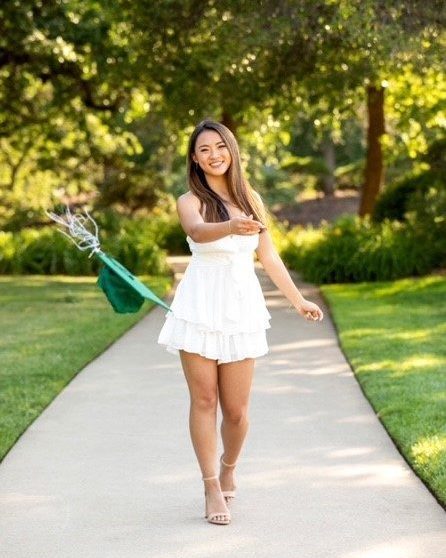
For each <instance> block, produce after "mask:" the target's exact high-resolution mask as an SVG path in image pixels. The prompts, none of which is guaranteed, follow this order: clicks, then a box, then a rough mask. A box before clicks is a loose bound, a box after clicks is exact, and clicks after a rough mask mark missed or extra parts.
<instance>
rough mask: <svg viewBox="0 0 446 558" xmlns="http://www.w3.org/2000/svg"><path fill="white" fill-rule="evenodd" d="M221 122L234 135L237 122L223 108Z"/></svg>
mask: <svg viewBox="0 0 446 558" xmlns="http://www.w3.org/2000/svg"><path fill="white" fill-rule="evenodd" d="M221 123H222V124H223V125H224V126H226V128H229V129H230V130H231V132H232V133H233V134H234V136H236V135H237V128H238V123H237V122H236V121H235V120H234V119H233V118H232V115H231V114H230V113H229V112H228V111H227V110H225V109H223V110H222V113H221Z"/></svg>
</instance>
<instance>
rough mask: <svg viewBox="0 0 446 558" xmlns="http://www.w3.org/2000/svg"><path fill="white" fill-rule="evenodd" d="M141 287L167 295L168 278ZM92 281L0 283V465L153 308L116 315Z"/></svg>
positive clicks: (28, 279)
mask: <svg viewBox="0 0 446 558" xmlns="http://www.w3.org/2000/svg"><path fill="white" fill-rule="evenodd" d="M143 280H144V281H145V282H146V283H147V284H148V285H150V286H151V288H153V290H154V291H155V292H156V293H157V294H158V295H161V296H163V295H164V294H165V292H166V290H167V289H168V288H169V287H170V278H168V277H144V278H143ZM95 281H96V278H94V277H62V276H58V277H46V276H32V277H21V276H20V277H0V358H1V361H0V362H1V365H0V459H3V457H4V456H5V454H6V453H7V451H8V450H9V449H10V448H11V447H12V445H13V444H14V443H15V441H16V440H17V438H18V437H19V436H20V435H21V433H22V432H23V431H24V430H25V429H26V428H27V427H28V426H29V424H30V423H31V422H32V421H33V420H34V419H35V418H36V417H37V416H38V415H39V414H40V413H41V412H42V410H43V409H44V408H45V407H46V406H47V405H48V404H49V403H50V402H51V400H52V399H53V398H54V397H55V396H56V395H57V394H58V393H59V392H60V391H61V390H62V389H63V387H64V386H65V385H66V384H67V383H68V382H69V381H70V380H71V379H72V378H73V376H75V375H76V373H77V372H79V370H81V369H82V368H83V367H84V366H85V365H86V364H87V363H88V362H89V361H91V360H92V359H93V358H95V357H96V356H97V355H98V354H100V353H101V352H102V351H103V350H104V349H105V348H106V347H107V346H108V345H110V344H111V343H112V342H113V341H114V340H116V339H117V338H118V337H119V336H120V335H122V333H124V332H125V331H126V330H127V329H129V327H130V326H132V325H133V324H134V323H136V322H137V321H138V320H140V319H141V318H142V316H144V314H145V313H147V311H148V310H149V309H150V308H151V307H152V303H150V302H145V303H144V306H143V309H141V310H140V312H138V313H136V314H116V313H115V312H114V311H113V309H112V307H111V306H110V304H109V303H108V301H107V299H106V298H105V296H104V295H103V293H102V291H101V290H100V289H99V288H98V287H97V286H96V284H95Z"/></svg>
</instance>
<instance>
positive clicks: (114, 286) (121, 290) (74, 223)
mask: <svg viewBox="0 0 446 558" xmlns="http://www.w3.org/2000/svg"><path fill="white" fill-rule="evenodd" d="M47 215H48V216H49V217H50V218H51V219H52V220H53V221H55V222H56V223H58V224H59V225H62V226H63V227H65V228H66V229H67V231H68V232H65V231H64V230H61V229H59V231H60V232H61V233H62V234H64V235H65V236H67V237H68V238H69V239H70V240H71V241H72V242H74V244H76V246H77V247H78V248H79V250H82V251H85V250H90V254H89V256H88V257H90V258H91V257H92V256H93V255H94V256H96V257H97V258H99V260H101V262H102V263H103V264H104V265H103V266H102V267H101V269H100V271H99V277H98V281H97V283H98V285H99V287H100V288H101V289H102V290H103V291H104V293H105V296H106V297H107V298H108V300H109V302H110V304H111V305H112V306H113V309H114V311H115V312H118V313H120V314H125V313H134V312H138V310H139V309H140V308H141V306H142V305H143V303H144V300H146V299H147V300H151V301H152V302H155V303H156V304H159V305H160V306H162V307H163V308H165V309H166V310H170V307H169V306H168V305H167V304H166V303H165V302H164V301H163V300H161V299H160V298H159V297H157V296H156V294H155V293H154V292H153V291H152V290H151V289H149V287H147V286H146V285H144V283H142V282H141V281H140V280H139V279H138V278H137V277H135V276H134V275H133V274H132V273H130V271H129V270H128V269H127V268H125V267H124V266H123V265H122V264H120V263H119V262H118V261H117V260H115V259H114V258H112V257H110V256H108V255H107V254H105V253H104V252H103V251H102V250H101V247H100V242H99V234H98V233H99V230H98V226H97V224H96V221H95V220H94V219H93V218H92V217H91V216H90V214H89V213H88V211H86V212H85V215H84V214H72V213H71V212H70V210H69V208H67V209H66V212H65V216H61V215H56V214H55V213H52V212H49V211H47ZM91 225H92V226H93V231H91V230H88V227H89V226H90V228H91Z"/></svg>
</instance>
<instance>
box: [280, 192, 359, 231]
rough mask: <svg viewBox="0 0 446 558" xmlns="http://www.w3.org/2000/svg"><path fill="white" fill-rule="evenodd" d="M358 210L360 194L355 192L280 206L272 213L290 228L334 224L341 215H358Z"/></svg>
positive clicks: (338, 193)
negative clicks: (323, 223) (326, 222)
mask: <svg viewBox="0 0 446 558" xmlns="http://www.w3.org/2000/svg"><path fill="white" fill-rule="evenodd" d="M358 209H359V194H358V193H357V192H355V191H341V192H336V193H335V195H334V196H330V197H318V198H313V199H308V200H301V201H299V202H297V203H296V204H295V205H286V206H278V207H275V208H272V210H271V212H272V213H273V214H274V215H275V216H276V217H277V218H278V219H279V221H281V222H283V223H284V224H286V223H285V222H286V221H287V222H288V226H290V227H293V226H294V225H304V226H305V225H313V226H315V227H316V226H318V225H319V224H320V223H321V221H328V222H332V221H335V220H336V219H337V218H338V217H340V216H341V215H345V214H349V215H357V214H358Z"/></svg>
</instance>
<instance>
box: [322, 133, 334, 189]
mask: <svg viewBox="0 0 446 558" xmlns="http://www.w3.org/2000/svg"><path fill="white" fill-rule="evenodd" d="M321 152H322V157H323V158H324V162H325V164H326V166H327V170H328V173H327V174H324V176H323V177H322V191H323V192H324V195H325V196H333V194H334V191H335V183H336V179H335V175H334V171H335V169H336V153H335V148H334V143H333V140H332V139H331V137H330V135H329V134H326V136H325V138H324V139H323V141H322V144H321Z"/></svg>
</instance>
